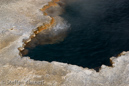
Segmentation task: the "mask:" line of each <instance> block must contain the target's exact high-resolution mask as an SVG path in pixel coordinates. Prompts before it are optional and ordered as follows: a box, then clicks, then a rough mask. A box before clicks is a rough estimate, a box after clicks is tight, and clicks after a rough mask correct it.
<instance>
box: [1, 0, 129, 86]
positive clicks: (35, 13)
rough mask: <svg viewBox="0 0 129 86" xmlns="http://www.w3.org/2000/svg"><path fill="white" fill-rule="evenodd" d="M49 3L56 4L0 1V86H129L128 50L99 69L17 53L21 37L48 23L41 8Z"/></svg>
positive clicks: (21, 45) (32, 0)
mask: <svg viewBox="0 0 129 86" xmlns="http://www.w3.org/2000/svg"><path fill="white" fill-rule="evenodd" d="M56 1H58V0H55V2H56ZM49 2H52V3H55V2H54V1H51V0H0V86H129V52H122V53H121V54H120V55H119V56H118V57H111V61H112V63H113V67H108V66H105V65H102V66H101V69H100V71H99V72H96V71H95V70H93V69H88V68H82V67H79V66H76V65H71V64H65V63H59V62H51V63H49V62H47V61H34V60H32V59H30V58H29V57H21V56H20V54H19V53H20V51H19V50H23V49H24V46H25V43H24V41H23V40H27V41H30V40H31V38H30V37H31V36H32V35H34V34H35V33H34V32H35V31H37V28H38V27H42V26H44V24H49V23H50V22H51V20H52V17H51V16H48V15H46V16H45V15H44V14H43V12H42V11H41V9H42V7H44V6H46V5H48V3H49ZM49 27H51V25H49ZM18 48H19V49H18Z"/></svg>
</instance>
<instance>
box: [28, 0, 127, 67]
mask: <svg viewBox="0 0 129 86" xmlns="http://www.w3.org/2000/svg"><path fill="white" fill-rule="evenodd" d="M61 16H62V17H63V18H64V19H65V20H67V21H68V22H69V23H70V24H71V29H70V30H69V34H68V35H67V37H66V38H65V39H64V41H62V42H60V43H56V44H48V45H38V46H36V47H35V48H34V49H29V53H28V54H27V56H30V57H31V59H35V60H41V61H42V60H45V61H49V62H51V61H58V62H63V63H69V64H74V65H79V66H82V67H89V68H96V67H99V66H101V65H102V64H105V65H109V66H111V64H110V61H109V58H110V57H111V56H116V55H118V54H119V53H121V52H122V51H129V3H128V1H127V0H123V1H120V0H114V1H111V0H107V1H106V2H105V1H103V0H100V1H98V0H87V1H83V2H81V1H80V2H79V1H78V2H72V3H68V4H67V6H66V7H65V13H64V14H63V15H61Z"/></svg>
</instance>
